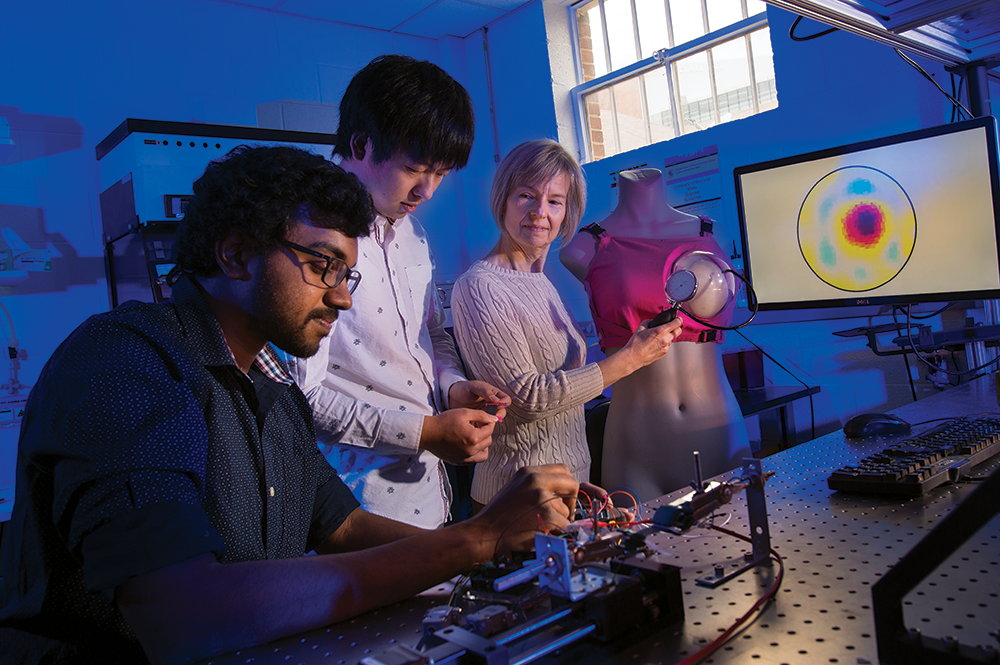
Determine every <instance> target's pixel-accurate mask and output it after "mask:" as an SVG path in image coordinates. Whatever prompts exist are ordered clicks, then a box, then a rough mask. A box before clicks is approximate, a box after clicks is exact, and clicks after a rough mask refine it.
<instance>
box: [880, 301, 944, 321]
mask: <svg viewBox="0 0 1000 665" xmlns="http://www.w3.org/2000/svg"><path fill="white" fill-rule="evenodd" d="M957 302H958V301H957V300H952V301H951V302H950V303H948V304H947V305H945V306H944V307H942V308H940V309H938V310H937V311H934V312H931V313H930V314H923V315H920V316H918V315H916V314H912V315H910V318H911V319H914V320H916V321H923V320H924V319H932V318H934V317H935V316H937V315H938V314H940V313H941V312H944V311H945V310H948V309H951V307H953V306H954V305H955V303H957ZM893 309H894V310H895V309H899V310H902V309H903V308H902V307H900V306H899V305H893Z"/></svg>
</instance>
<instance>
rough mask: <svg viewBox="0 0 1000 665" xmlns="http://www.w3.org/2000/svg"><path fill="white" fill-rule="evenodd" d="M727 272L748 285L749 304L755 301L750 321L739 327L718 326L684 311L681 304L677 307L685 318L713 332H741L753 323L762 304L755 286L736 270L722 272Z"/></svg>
mask: <svg viewBox="0 0 1000 665" xmlns="http://www.w3.org/2000/svg"><path fill="white" fill-rule="evenodd" d="M727 272H728V273H732V274H733V275H736V276H737V277H739V278H740V279H741V280H743V283H744V284H746V287H747V304H749V303H750V301H751V299H752V300H753V311H752V312H750V318H749V319H747V320H746V321H744V322H743V323H741V324H739V325H738V326H717V325H715V324H713V323H709V322H708V321H702V320H701V319H699V318H698V317H697V316H695V315H694V314H692V313H691V312H689V311H687V310H686V309H684V308H683V307H681V306H680V304H678V305H677V311H679V312H683V314H684V316H686V317H688V318H689V319H691V320H692V321H694V322H695V323H700V324H701V325H703V326H705V327H706V328H711V329H712V330H739V329H740V328H742V327H743V326H745V325H747V324H749V323H750V322H751V321H753V317H755V316H757V308H758V307H760V303H759V302H757V292H756V291H754V290H753V286H751V284H750V282H748V281H747V279H746V277H744V276H743V275H741V274H739V273H738V272H736V271H735V270H731V269H729V268H727V269H726V270H723V271H722V273H723V274H726V273H727Z"/></svg>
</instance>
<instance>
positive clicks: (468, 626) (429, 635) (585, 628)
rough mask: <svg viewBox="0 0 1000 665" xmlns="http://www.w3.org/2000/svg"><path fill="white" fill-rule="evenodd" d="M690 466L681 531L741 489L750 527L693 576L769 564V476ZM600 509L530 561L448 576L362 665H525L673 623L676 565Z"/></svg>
mask: <svg viewBox="0 0 1000 665" xmlns="http://www.w3.org/2000/svg"><path fill="white" fill-rule="evenodd" d="M695 469H696V474H697V480H696V482H695V483H694V484H695V486H696V487H698V488H699V489H697V490H696V491H695V492H694V493H693V494H691V495H689V496H687V497H684V499H682V500H681V501H680V502H679V503H676V504H675V508H676V510H675V511H674V513H673V514H675V515H684V518H683V520H682V521H683V523H684V525H685V526H686V528H690V527H691V526H692V525H693V523H694V522H695V521H697V520H698V519H700V518H702V517H705V516H707V515H708V513H709V512H711V510H712V509H713V508H714V507H718V506H721V505H722V504H724V503H726V502H728V501H729V500H730V499H731V498H732V496H733V495H734V494H735V493H737V492H740V491H743V490H746V491H747V505H748V507H749V508H750V525H751V529H752V531H753V533H752V535H751V537H750V538H745V540H748V541H750V542H751V543H752V544H753V552H752V553H748V554H746V555H745V556H744V557H743V560H742V561H735V562H733V563H734V564H736V566H737V567H738V569H736V570H732V569H726V570H720V569H723V568H726V567H724V566H716V574H715V575H712V576H709V577H708V578H705V579H698V580H696V581H697V583H698V584H701V585H706V586H718V585H719V584H722V583H723V582H725V581H726V580H729V579H732V577H734V576H736V575H739V574H740V573H741V572H743V571H744V570H747V569H749V568H751V567H754V566H757V565H760V564H762V563H765V562H767V563H768V564H769V563H770V556H771V549H770V540H769V538H770V536H769V534H768V529H767V523H766V519H767V511H766V508H765V506H764V492H763V489H764V484H765V481H766V479H767V478H768V477H769V476H770V475H771V474H769V473H768V474H765V473H764V472H763V470H762V469H761V463H760V460H755V459H747V460H744V467H743V471H742V475H741V477H740V478H739V479H738V480H733V481H730V482H726V483H711V484H707V485H706V484H704V483H702V482H701V471H700V466H699V465H698V463H697V457H696V463H695ZM639 508H640V507H639V506H638V505H636V509H637V511H638V509H639ZM609 509H610V502H609V501H607V500H606V501H605V503H604V505H603V506H602V505H600V502H599V501H594V503H592V504H591V510H590V511H587V510H581V511H580V514H581V515H582V519H580V520H578V521H576V522H573V523H571V524H570V525H568V526H567V527H566V529H565V530H564V531H563V532H560V533H547V532H546V533H542V532H539V533H536V534H535V551H534V558H529V557H531V554H530V553H529V554H525V553H520V554H515V555H512V556H511V557H509V558H507V559H505V560H502V561H492V562H488V563H486V564H483V565H482V566H479V567H477V569H476V570H475V571H474V572H473V573H472V574H471V575H470V576H469V577H467V578H465V579H463V580H462V581H460V582H458V583H457V585H456V588H455V590H454V591H453V593H452V597H451V600H449V603H448V605H447V606H444V607H434V608H431V610H429V611H428V612H427V614H426V615H425V616H424V620H423V638H422V639H421V640H420V642H419V644H417V645H416V646H409V645H404V644H397V645H394V646H392V647H390V648H388V649H387V650H386V651H384V652H383V653H381V654H379V655H372V656H367V657H365V658H364V659H362V660H361V665H425V664H427V665H429V664H431V663H456V664H459V665H473V664H475V665H480V664H485V665H511V664H513V663H518V664H519V665H527V663H531V662H534V661H535V660H538V659H540V658H543V657H544V656H547V655H549V654H553V653H557V652H558V653H559V658H560V662H577V661H579V660H581V659H582V657H583V656H584V655H585V654H587V653H588V652H590V651H592V650H593V648H594V646H595V645H593V644H590V645H585V644H583V643H582V642H583V641H584V640H587V641H588V642H594V641H596V642H598V643H600V644H601V645H605V646H604V647H603V648H607V649H609V650H610V651H612V652H613V651H614V650H616V649H618V648H621V646H622V645H624V644H626V643H628V644H634V642H635V640H636V639H639V638H641V637H643V636H645V635H648V634H650V633H651V632H653V631H655V630H660V629H662V628H663V627H665V626H670V625H673V624H676V623H678V622H680V621H682V620H683V619H684V597H683V590H682V587H681V569H680V568H677V567H676V566H671V565H667V564H664V563H660V562H659V561H657V560H656V559H655V558H654V557H653V556H652V554H653V553H652V551H651V550H650V548H649V547H647V544H646V539H647V538H648V537H649V536H650V535H652V534H654V533H658V532H659V531H660V529H659V528H658V527H657V526H652V527H650V526H645V525H646V524H648V522H642V521H640V522H617V523H616V522H615V521H614V520H615V519H616V517H615V515H614V514H613V513H609V512H608V511H609ZM661 510H662V509H661ZM657 515H658V516H661V515H666V513H661V512H660V511H657ZM606 518H607V519H608V521H607V522H604V521H603V520H604V519H606ZM657 521H658V520H657V519H656V518H654V520H653V522H654V523H656V522H657ZM671 521H673V520H671ZM779 579H780V576H779ZM777 585H778V582H776V583H775V587H774V590H777ZM772 593H773V592H772ZM756 607H757V606H755V608H754V609H756ZM751 611H753V609H752V610H751ZM723 641H724V640H723ZM577 643H580V644H577ZM719 644H721V642H719ZM716 648H717V647H716Z"/></svg>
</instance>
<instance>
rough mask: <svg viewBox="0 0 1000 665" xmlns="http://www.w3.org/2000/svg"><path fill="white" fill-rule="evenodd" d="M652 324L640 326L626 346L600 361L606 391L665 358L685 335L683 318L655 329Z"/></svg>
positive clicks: (647, 322) (598, 364)
mask: <svg viewBox="0 0 1000 665" xmlns="http://www.w3.org/2000/svg"><path fill="white" fill-rule="evenodd" d="M648 325H649V321H643V322H642V323H640V324H639V327H638V328H637V329H636V331H635V332H634V333H632V336H631V337H630V338H629V340H628V342H626V343H625V346H623V347H622V348H620V349H619V350H618V351H616V352H615V353H613V354H612V355H610V356H608V357H607V358H605V359H604V360H599V361H598V362H597V366H598V367H600V368H601V374H603V376H604V387H605V388H607V387H608V386H610V385H611V384H612V383H614V382H615V381H617V380H618V379H621V378H623V377H626V376H628V375H629V374H631V373H632V372H634V371H636V370H637V369H640V368H642V367H645V366H646V365H649V364H650V363H654V362H656V361H657V360H659V359H660V358H662V357H663V356H665V355H666V354H667V350H668V349H669V348H670V345H671V344H672V343H673V341H674V340H675V339H677V337H678V336H679V335H680V334H681V320H680V318H675V319H674V320H673V321H668V322H667V323H664V324H663V325H662V326H657V327H655V328H648V327H647V326H648Z"/></svg>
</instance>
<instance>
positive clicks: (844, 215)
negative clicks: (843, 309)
mask: <svg viewBox="0 0 1000 665" xmlns="http://www.w3.org/2000/svg"><path fill="white" fill-rule="evenodd" d="M798 233H799V249H800V250H801V251H802V257H803V258H804V259H805V261H806V263H807V264H808V265H809V268H810V269H812V271H813V272H814V273H816V276H817V277H819V278H820V279H821V280H823V281H824V282H826V283H827V284H829V285H830V286H833V287H835V288H838V289H841V290H843V291H870V290H871V289H874V288H877V287H879V286H882V285H883V284H886V283H887V282H889V281H890V280H891V279H892V278H893V277H895V276H896V275H898V274H899V272H900V271H901V270H902V269H903V266H905V265H906V262H907V261H908V260H909V259H910V254H911V253H912V252H913V246H914V244H915V242H916V238H917V217H916V214H915V213H914V211H913V204H912V203H911V202H910V197H908V196H907V195H906V192H905V191H904V190H903V188H902V187H901V186H900V184H899V183H898V182H896V181H895V180H893V179H892V178H891V177H889V176H888V175H886V174H885V173H883V172H881V171H879V170H877V169H873V168H871V167H868V166H847V167H844V168H841V169H837V170H836V171H833V172H832V173H829V174H827V175H825V176H823V178H821V179H820V181H819V182H817V183H816V184H815V185H814V186H813V188H812V189H811V190H809V193H808V194H807V195H806V198H805V200H804V201H803V202H802V209H801V210H800V211H799V226H798Z"/></svg>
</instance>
